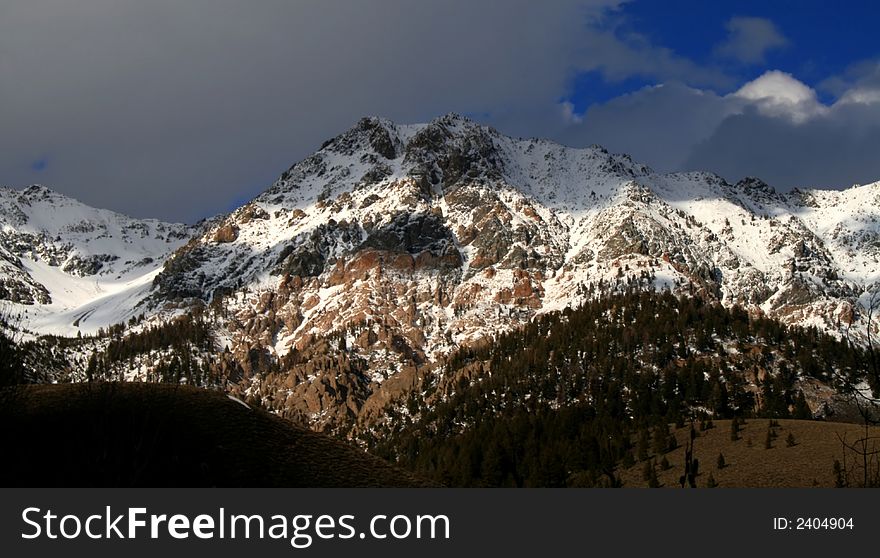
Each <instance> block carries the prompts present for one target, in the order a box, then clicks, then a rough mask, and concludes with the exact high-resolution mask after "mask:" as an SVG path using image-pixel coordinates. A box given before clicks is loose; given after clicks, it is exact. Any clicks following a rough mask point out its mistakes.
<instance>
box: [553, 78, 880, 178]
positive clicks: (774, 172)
mask: <svg viewBox="0 0 880 558" xmlns="http://www.w3.org/2000/svg"><path fill="white" fill-rule="evenodd" d="M858 68H859V71H855V70H853V71H852V72H849V73H848V75H847V76H844V77H842V78H838V79H836V80H833V81H831V82H829V84H828V85H826V87H828V88H830V87H837V95H838V98H837V100H836V101H835V102H834V103H833V104H831V105H825V104H822V103H821V102H820V101H819V100H818V98H817V95H816V93H815V91H813V90H812V89H810V88H809V87H808V86H806V85H805V84H803V83H801V82H800V81H798V80H797V79H795V78H794V77H793V76H791V75H789V74H785V73H783V72H777V71H770V72H766V73H765V74H763V75H762V76H760V77H759V78H757V79H755V80H753V81H751V82H748V83H746V84H744V85H743V86H742V87H741V88H740V89H738V90H737V91H734V92H732V93H729V94H727V95H718V94H716V93H715V92H713V91H711V90H700V89H694V88H691V87H687V86H684V85H680V84H674V83H670V84H666V85H664V86H662V87H647V88H644V89H642V90H640V91H637V92H635V93H631V94H627V95H623V96H621V97H618V98H616V99H612V100H611V101H608V102H606V103H603V104H597V105H594V106H592V107H590V109H589V110H587V112H586V113H585V114H583V115H581V116H580V117H579V118H578V121H577V122H576V123H573V124H572V125H571V126H569V127H568V128H567V129H566V130H565V131H563V132H561V133H560V134H559V137H560V139H561V140H562V141H563V142H564V143H567V144H569V145H577V146H580V145H588V144H590V143H594V142H602V143H604V144H605V145H606V146H607V147H609V148H610V149H612V150H614V151H619V152H626V153H629V154H631V155H632V156H633V157H634V158H635V159H637V160H639V161H643V162H646V163H648V164H649V165H651V166H653V167H655V168H656V169H657V170H659V171H675V170H710V171H713V172H716V173H718V174H720V175H722V176H724V177H725V178H727V179H728V180H732V181H735V180H738V179H740V178H742V177H743V176H749V175H751V176H758V177H760V178H762V179H763V180H765V181H766V182H768V183H770V184H772V185H773V186H775V187H777V188H780V189H790V188H792V187H796V186H801V187H824V188H829V187H831V188H842V187H847V186H850V185H852V184H854V183H862V184H864V183H867V182H873V181H876V180H880V158H878V157H877V146H878V145H880V80H878V79H877V77H878V75H880V71H878V68H880V66H878V64H877V63H876V62H873V63H864V64H860V65H859V66H858Z"/></svg>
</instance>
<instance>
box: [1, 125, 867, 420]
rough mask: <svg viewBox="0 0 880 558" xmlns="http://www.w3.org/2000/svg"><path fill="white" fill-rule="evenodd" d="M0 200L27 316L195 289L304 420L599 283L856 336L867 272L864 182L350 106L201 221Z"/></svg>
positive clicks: (261, 382)
mask: <svg viewBox="0 0 880 558" xmlns="http://www.w3.org/2000/svg"><path fill="white" fill-rule="evenodd" d="M0 203H2V205H0V222H2V226H3V236H2V243H0V250H2V252H0V256H2V262H3V263H2V265H3V268H2V270H0V273H2V275H0V277H2V279H0V285H2V287H0V289H2V290H0V296H2V298H5V299H7V300H12V301H14V302H15V303H17V304H18V305H19V306H20V307H22V308H24V307H25V305H27V308H28V316H26V317H25V320H24V321H25V325H27V326H29V327H31V328H32V329H34V330H36V331H38V332H53V333H66V334H73V333H75V332H76V331H77V327H80V328H82V327H84V326H86V327H92V328H97V327H99V326H106V325H110V324H111V323H113V321H123V320H124V319H125V318H127V317H130V316H132V315H134V314H139V313H142V312H146V313H147V314H148V315H150V314H151V313H153V314H156V315H161V314H163V313H164V314H165V315H167V313H168V312H172V313H173V312H174V311H180V309H186V308H189V307H191V306H192V305H193V304H195V305H197V306H199V305H202V306H207V307H209V308H211V309H212V312H214V314H212V315H213V316H216V320H215V321H214V323H213V327H214V328H215V331H216V333H217V336H218V338H219V339H220V340H221V345H223V346H225V347H228V348H229V349H230V350H231V354H232V355H234V357H235V359H236V360H237V361H238V363H239V364H240V365H241V366H242V368H243V371H244V375H245V377H251V380H250V382H251V383H250V385H249V386H248V389H249V390H251V392H252V393H257V394H260V395H262V396H264V398H265V397H271V398H272V399H273V400H274V401H275V404H274V406H275V408H278V409H282V410H285V411H290V412H291V413H297V414H302V415H305V416H307V417H308V419H309V420H310V421H324V422H333V421H334V420H337V419H336V418H335V417H336V415H351V414H354V415H357V416H361V415H363V414H364V413H369V412H370V409H371V407H374V408H379V407H381V406H382V405H384V404H385V403H387V401H388V400H389V398H391V397H394V396H395V395H394V394H399V392H400V391H401V390H402V389H404V390H405V389H408V388H407V386H409V387H412V386H415V385H416V384H417V383H418V378H419V377H420V374H422V373H423V372H422V371H423V370H424V368H425V367H426V366H428V367H430V365H431V363H433V362H436V360H437V359H438V358H439V357H441V356H442V355H444V354H447V353H449V352H450V351H452V350H454V349H455V348H456V347H459V346H461V345H466V344H469V343H480V342H483V341H485V340H487V339H490V338H491V337H493V336H494V335H495V334H497V332H499V331H503V330H507V329H509V328H512V327H515V326H517V325H518V324H522V323H525V322H527V321H528V320H529V319H531V318H532V317H533V316H534V315H535V314H536V313H540V312H548V311H553V310H561V309H564V308H566V307H570V306H576V305H578V304H580V303H581V302H583V301H585V300H587V299H589V298H591V297H597V296H602V295H603V294H607V293H610V292H616V291H622V290H625V289H629V288H643V289H652V288H653V289H659V290H662V289H671V290H673V291H675V292H677V293H682V294H686V295H690V296H701V297H704V298H706V299H709V300H717V301H720V302H721V303H722V304H725V305H734V304H739V305H743V306H745V307H747V308H748V309H749V310H750V311H751V312H754V313H756V314H764V315H769V316H771V317H776V318H779V319H780V320H782V321H784V322H785V323H788V324H797V325H809V326H816V327H818V328H820V329H823V330H827V331H831V332H844V331H846V330H847V329H848V328H850V326H851V324H855V326H856V327H855V328H854V331H855V336H856V337H858V335H860V331H862V332H863V330H859V327H860V325H859V323H858V317H859V316H858V301H859V300H860V297H862V300H863V301H864V300H866V298H865V297H867V294H866V293H868V292H870V291H871V290H874V289H876V288H877V287H878V280H880V222H878V217H880V183H874V184H869V185H865V186H853V187H851V188H848V189H845V190H840V191H837V190H795V191H793V192H789V193H778V192H776V191H774V190H773V189H772V188H771V187H770V186H768V185H767V184H764V183H763V182H761V181H760V180H757V179H751V178H750V179H745V180H743V181H741V182H739V183H736V184H730V183H727V182H726V181H725V180H723V179H722V178H720V177H719V176H717V175H714V174H711V173H706V172H693V173H676V174H660V173H656V172H654V171H653V170H652V169H650V168H648V167H646V166H645V165H641V164H638V163H636V162H634V161H633V160H632V159H630V158H629V157H628V156H626V155H615V154H611V153H608V152H607V151H606V150H604V149H603V148H601V147H590V148H586V149H574V148H569V147H564V146H561V145H558V144H555V143H552V142H549V141H544V140H536V139H515V138H511V137H507V136H504V135H502V134H500V133H498V132H497V131H495V130H493V129H491V128H488V127H485V126H481V125H478V124H476V123H474V122H471V121H470V120H468V119H466V118H463V117H460V116H457V115H454V114H451V115H447V116H444V117H441V118H438V119H436V120H434V121H432V122H430V123H427V124H420V125H397V124H394V123H392V122H390V121H388V120H383V119H379V118H365V119H362V120H361V121H360V122H358V123H357V124H356V125H355V126H354V127H353V128H351V129H350V130H348V131H347V132H345V133H343V134H342V135H340V136H338V137H336V138H334V139H332V140H329V141H327V142H326V143H325V144H324V145H323V146H322V147H321V148H320V150H319V151H317V152H316V153H315V154H313V155H312V156H310V157H308V158H306V159H305V160H303V161H301V162H299V163H297V164H295V165H294V166H292V167H291V168H290V169H289V170H287V171H286V172H284V173H283V174H282V175H281V177H280V178H279V179H278V180H277V181H276V182H275V183H274V184H273V185H272V186H271V187H270V188H269V189H268V190H267V191H266V192H265V193H263V194H261V195H260V196H258V197H257V198H255V199H254V200H253V201H251V202H250V203H248V204H246V205H244V206H243V207H241V208H239V209H237V210H236V211H234V212H232V213H231V214H229V215H228V216H225V217H221V218H218V219H215V220H214V221H212V222H211V223H208V224H206V225H204V226H202V227H200V228H198V229H188V228H186V227H184V226H181V225H168V224H164V223H159V222H156V221H135V220H131V219H127V218H124V217H122V216H119V215H117V214H113V213H110V212H105V211H99V210H93V209H90V208H86V207H85V206H82V205H81V204H78V203H76V202H74V201H72V200H69V199H67V198H64V197H62V196H59V195H58V194H54V193H52V192H50V191H48V190H46V189H45V188H42V187H31V188H29V189H27V190H25V191H23V192H16V191H11V190H4V191H2V193H0ZM187 240H188V241H187ZM138 304H139V306H137V308H135V306H136V305H138ZM221 348H223V347H221ZM319 348H322V349H320V350H319ZM320 351H323V352H320ZM319 352H320V355H319ZM297 355H310V356H311V357H314V358H309V359H302V358H299V357H297ZM319 356H320V358H319ZM322 359H323V360H322ZM270 361H274V362H279V363H281V364H279V365H278V366H276V367H275V368H273V372H271V373H268V372H265V370H264V367H261V363H265V362H270ZM339 370H346V373H345V374H340V373H339Z"/></svg>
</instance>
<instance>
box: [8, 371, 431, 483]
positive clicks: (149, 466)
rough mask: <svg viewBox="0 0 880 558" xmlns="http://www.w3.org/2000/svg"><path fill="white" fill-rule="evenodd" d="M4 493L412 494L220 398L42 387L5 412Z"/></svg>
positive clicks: (363, 459)
mask: <svg viewBox="0 0 880 558" xmlns="http://www.w3.org/2000/svg"><path fill="white" fill-rule="evenodd" d="M4 403H5V405H4V407H5V409H4V411H3V414H4V415H5V416H4V417H3V422H4V423H5V424H4V428H3V432H2V434H0V436H2V447H3V452H2V453H3V458H2V460H0V470H2V477H0V483H2V484H3V485H5V486H248V487H257V486H293V487H365V486H414V485H419V484H421V483H420V481H418V480H417V479H415V478H414V477H412V476H411V475H409V474H408V473H406V472H403V471H401V470H399V469H397V468H395V467H393V466H391V465H389V464H387V463H386V462H384V461H382V460H381V459H379V458H376V457H373V456H370V455H368V454H366V453H364V452H363V451H361V450H359V449H357V448H355V447H351V446H349V445H347V444H345V443H343V442H341V441H338V440H334V439H332V438H329V437H326V436H323V435H321V434H317V433H315V432H312V431H309V430H306V429H303V428H299V427H297V426H294V425H292V424H291V423H290V422H288V421H285V420H283V419H280V418H278V417H275V416H274V415H271V414H269V413H267V412H265V411H263V410H261V409H253V408H250V409H249V408H247V407H246V406H245V405H243V404H241V403H239V402H237V401H234V400H232V399H230V398H228V397H227V396H226V395H224V394H222V393H219V392H212V391H206V390H202V389H197V388H190V387H185V386H180V387H174V386H169V385H157V384H113V383H105V384H91V385H88V384H86V385H83V384H79V385H42V386H25V387H21V388H18V389H17V394H16V396H15V397H14V398H13V400H12V401H11V402H10V401H5V402H4Z"/></svg>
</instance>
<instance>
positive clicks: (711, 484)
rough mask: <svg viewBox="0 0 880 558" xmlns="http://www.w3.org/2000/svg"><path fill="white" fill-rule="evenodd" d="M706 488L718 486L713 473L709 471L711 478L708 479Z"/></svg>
mask: <svg viewBox="0 0 880 558" xmlns="http://www.w3.org/2000/svg"><path fill="white" fill-rule="evenodd" d="M706 488H718V483H717V482H716V481H715V477H713V476H712V473H709V478H708V479H706Z"/></svg>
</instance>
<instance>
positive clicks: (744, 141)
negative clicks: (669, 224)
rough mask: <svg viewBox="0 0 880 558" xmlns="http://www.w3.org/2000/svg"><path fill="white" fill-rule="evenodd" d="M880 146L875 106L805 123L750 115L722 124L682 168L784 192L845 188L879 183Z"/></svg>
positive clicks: (846, 108)
mask: <svg viewBox="0 0 880 558" xmlns="http://www.w3.org/2000/svg"><path fill="white" fill-rule="evenodd" d="M878 146H880V106H878V105H876V104H874V105H868V104H860V103H846V104H844V105H838V106H835V107H832V108H831V110H830V111H829V112H828V113H827V114H823V115H821V116H817V117H815V118H811V119H809V120H807V121H805V122H801V123H798V122H794V121H792V120H791V119H786V118H778V117H771V116H767V115H764V114H761V113H760V112H759V111H757V110H748V111H746V112H745V113H743V114H739V115H735V116H730V117H728V118H726V119H724V120H723V121H722V123H721V124H720V125H719V126H718V128H717V130H715V132H714V133H713V134H712V136H711V137H709V138H708V139H706V140H705V141H703V142H701V143H699V144H698V145H697V146H696V147H695V148H694V150H693V152H692V154H691V155H690V157H689V158H688V160H687V161H686V162H685V163H684V165H683V167H685V168H690V169H713V170H714V171H715V172H717V173H719V174H721V175H722V176H725V177H727V178H728V179H730V180H737V179H739V178H741V177H743V176H744V175H753V176H759V177H761V178H762V179H763V180H764V181H765V182H767V183H769V184H772V185H774V186H775V187H777V188H780V189H790V188H792V187H796V186H797V187H813V186H820V187H828V186H836V187H847V186H850V185H852V184H865V183H869V182H875V181H877V180H880V158H878V156H877V150H878Z"/></svg>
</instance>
